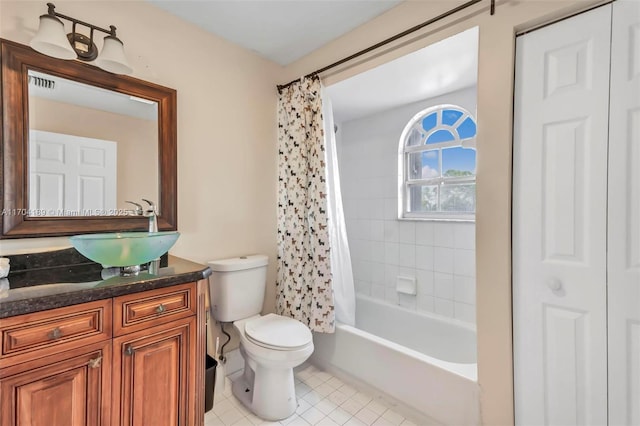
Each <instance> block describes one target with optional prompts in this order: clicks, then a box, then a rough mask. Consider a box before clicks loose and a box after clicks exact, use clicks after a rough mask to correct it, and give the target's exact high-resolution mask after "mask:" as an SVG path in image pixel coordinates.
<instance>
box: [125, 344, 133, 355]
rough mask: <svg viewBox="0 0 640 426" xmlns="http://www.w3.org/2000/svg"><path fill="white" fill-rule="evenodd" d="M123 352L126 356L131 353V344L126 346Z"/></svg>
mask: <svg viewBox="0 0 640 426" xmlns="http://www.w3.org/2000/svg"><path fill="white" fill-rule="evenodd" d="M124 354H125V355H128V356H131V355H133V347H132V346H131V345H129V346H127V347H126V348H125V350H124Z"/></svg>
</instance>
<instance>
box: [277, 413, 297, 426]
mask: <svg viewBox="0 0 640 426" xmlns="http://www.w3.org/2000/svg"><path fill="white" fill-rule="evenodd" d="M297 418H298V415H297V414H296V413H293V414H292V415H291V416H289V417H287V418H286V419H284V420H280V424H281V425H288V424H289V423H292V422H293V421H294V420H295V419H297Z"/></svg>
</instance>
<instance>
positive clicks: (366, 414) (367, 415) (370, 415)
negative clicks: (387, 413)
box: [355, 407, 380, 426]
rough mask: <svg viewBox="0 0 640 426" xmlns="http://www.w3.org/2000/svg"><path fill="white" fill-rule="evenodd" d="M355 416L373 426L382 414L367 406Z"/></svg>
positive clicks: (368, 425)
mask: <svg viewBox="0 0 640 426" xmlns="http://www.w3.org/2000/svg"><path fill="white" fill-rule="evenodd" d="M355 417H356V418H357V419H358V420H360V421H361V422H362V423H364V424H366V425H367V426H371V425H372V424H373V422H375V421H376V420H378V417H380V415H379V414H376V413H374V412H373V411H371V410H369V409H368V408H366V407H365V408H363V409H362V410H360V411H358V412H357V413H356V415H355Z"/></svg>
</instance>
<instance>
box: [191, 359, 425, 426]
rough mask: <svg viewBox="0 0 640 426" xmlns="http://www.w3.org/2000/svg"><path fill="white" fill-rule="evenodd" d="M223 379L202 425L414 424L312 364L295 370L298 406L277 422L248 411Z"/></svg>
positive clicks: (388, 425)
mask: <svg viewBox="0 0 640 426" xmlns="http://www.w3.org/2000/svg"><path fill="white" fill-rule="evenodd" d="M226 380H227V382H226V384H225V389H224V392H223V393H221V394H218V395H216V398H215V400H214V404H213V408H212V409H211V410H210V411H209V412H207V413H206V414H205V417H204V420H205V426H253V425H286V426H308V425H317V426H336V425H337V426H372V425H374V426H416V424H415V423H413V422H411V421H410V420H408V419H405V418H404V416H402V415H401V414H400V413H398V412H396V411H394V410H393V409H392V408H390V407H391V406H392V404H390V403H389V402H387V401H385V400H384V399H383V398H381V397H374V396H371V395H369V394H367V393H365V392H361V391H359V390H358V389H355V388H354V387H352V386H350V385H348V384H346V383H344V382H343V381H341V380H340V379H338V378H337V377H334V376H332V375H331V374H329V373H326V372H324V371H320V370H319V369H317V368H316V367H314V366H312V365H309V366H306V367H304V368H303V369H301V370H300V371H296V373H295V381H296V395H297V397H298V409H297V410H296V412H295V413H294V414H293V415H292V416H291V417H289V418H287V419H285V420H282V421H280V422H269V421H265V420H262V419H260V418H258V417H256V416H254V415H253V414H252V413H250V412H249V411H248V410H247V409H246V408H245V407H244V406H243V405H242V403H240V401H238V400H237V399H236V398H235V397H234V396H233V395H232V394H231V383H230V381H229V379H228V378H227V379H226Z"/></svg>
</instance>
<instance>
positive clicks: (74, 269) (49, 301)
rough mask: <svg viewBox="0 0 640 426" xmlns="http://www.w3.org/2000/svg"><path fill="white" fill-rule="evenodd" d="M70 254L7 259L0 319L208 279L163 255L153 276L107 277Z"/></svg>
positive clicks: (199, 268)
mask: <svg viewBox="0 0 640 426" xmlns="http://www.w3.org/2000/svg"><path fill="white" fill-rule="evenodd" d="M70 250H73V249H69V250H66V251H60V252H51V253H39V254H35V255H20V256H8V257H9V258H10V259H11V272H10V273H9V276H8V277H7V278H4V279H0V318H7V317H11V316H15V315H22V314H27V313H31V312H37V311H44V310H47V309H53V308H60V307H63V306H69V305H76V304H79V303H85V302H91V301H93V300H99V299H108V298H111V297H115V296H121V295H123V294H129V293H137V292H140V291H146V290H153V289H156V288H162V287H169V286H172V285H176V284H181V283H185V282H190V281H197V280H201V279H203V278H206V277H208V276H209V275H211V270H210V269H209V268H208V267H207V266H204V265H201V264H198V263H194V262H190V261H188V260H185V259H181V258H179V257H174V256H168V260H167V261H166V262H163V263H162V264H161V267H160V268H159V269H158V272H157V273H156V274H151V273H149V272H147V271H142V272H140V273H139V274H138V275H136V276H131V277H122V276H111V277H109V274H110V273H113V272H111V271H110V270H103V269H102V266H100V265H99V264H97V263H93V262H91V261H90V260H88V259H86V258H84V257H82V256H80V255H78V254H77V252H75V250H73V251H70ZM56 253H57V254H56ZM61 253H62V254H61ZM61 259H62V260H61ZM163 265H164V267H163ZM7 287H8V288H7Z"/></svg>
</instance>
